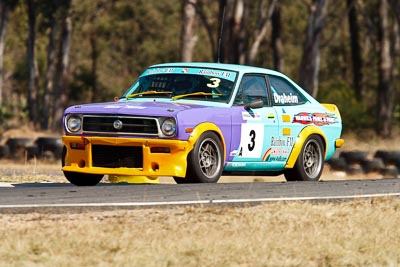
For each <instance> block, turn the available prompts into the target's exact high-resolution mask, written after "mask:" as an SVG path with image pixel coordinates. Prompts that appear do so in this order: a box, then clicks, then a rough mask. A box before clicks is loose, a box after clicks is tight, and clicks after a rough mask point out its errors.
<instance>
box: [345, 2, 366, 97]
mask: <svg viewBox="0 0 400 267" xmlns="http://www.w3.org/2000/svg"><path fill="white" fill-rule="evenodd" d="M347 8H348V9H349V12H348V16H347V18H348V22H349V31H350V47H351V57H352V63H353V85H354V91H355V95H356V98H357V99H359V100H362V98H363V93H364V92H363V91H364V90H363V72H362V66H363V62H362V58H361V45H360V37H359V35H360V30H359V26H358V21H357V7H356V0H347Z"/></svg>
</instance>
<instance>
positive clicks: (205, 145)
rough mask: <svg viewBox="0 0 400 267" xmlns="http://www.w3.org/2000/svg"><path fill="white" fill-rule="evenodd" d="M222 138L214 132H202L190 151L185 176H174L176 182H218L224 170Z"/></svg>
mask: <svg viewBox="0 0 400 267" xmlns="http://www.w3.org/2000/svg"><path fill="white" fill-rule="evenodd" d="M223 159H224V157H223V148H222V144H221V140H220V139H219V138H218V136H217V135H216V134H215V133H213V132H205V133H204V134H202V135H201V136H200V138H199V140H197V142H196V144H195V145H194V148H193V150H192V151H191V152H190V153H189V155H188V159H187V163H188V166H187V170H186V177H185V178H178V177H174V179H175V181H176V183H178V184H180V183H216V182H217V181H218V180H219V178H220V177H221V174H222V170H223V164H224V162H223Z"/></svg>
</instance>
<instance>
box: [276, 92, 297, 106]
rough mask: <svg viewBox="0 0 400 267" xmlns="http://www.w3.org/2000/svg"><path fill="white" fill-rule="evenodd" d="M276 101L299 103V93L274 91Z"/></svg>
mask: <svg viewBox="0 0 400 267" xmlns="http://www.w3.org/2000/svg"><path fill="white" fill-rule="evenodd" d="M274 102H275V103H280V104H297V103H299V98H298V97H297V95H293V94H292V93H290V94H288V95H287V94H285V93H283V94H281V95H279V94H277V93H274Z"/></svg>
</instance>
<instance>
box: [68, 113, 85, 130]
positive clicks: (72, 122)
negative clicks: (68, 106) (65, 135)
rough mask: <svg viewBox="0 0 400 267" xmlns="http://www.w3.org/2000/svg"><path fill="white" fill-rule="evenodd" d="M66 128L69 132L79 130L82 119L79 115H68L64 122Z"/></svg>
mask: <svg viewBox="0 0 400 267" xmlns="http://www.w3.org/2000/svg"><path fill="white" fill-rule="evenodd" d="M65 126H66V127H67V130H68V131H69V132H71V133H76V132H78V131H80V130H81V127H82V119H81V117H80V116H79V115H69V116H68V117H67V121H66V123H65Z"/></svg>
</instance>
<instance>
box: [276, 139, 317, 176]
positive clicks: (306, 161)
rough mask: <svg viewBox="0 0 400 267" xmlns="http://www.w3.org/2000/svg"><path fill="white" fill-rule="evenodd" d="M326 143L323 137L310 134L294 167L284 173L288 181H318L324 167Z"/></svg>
mask: <svg viewBox="0 0 400 267" xmlns="http://www.w3.org/2000/svg"><path fill="white" fill-rule="evenodd" d="M324 155H325V152H324V145H323V143H322V140H321V137H319V136H317V135H310V136H309V137H308V138H307V140H306V142H305V143H304V145H303V147H302V149H301V151H300V154H299V157H298V158H297V160H296V163H295V164H294V166H293V168H292V169H287V170H286V171H285V173H284V175H285V178H286V180H287V181H318V180H319V178H320V177H321V174H322V170H323V168H324V161H325V159H324Z"/></svg>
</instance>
